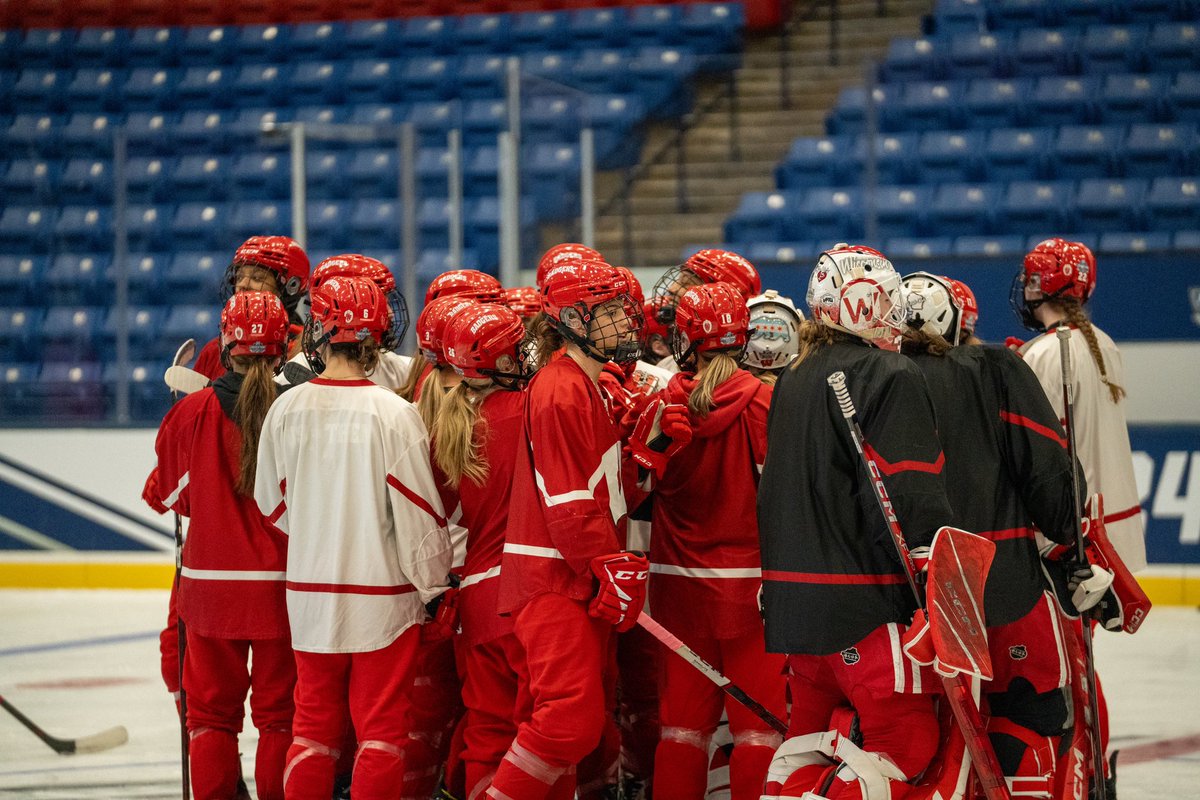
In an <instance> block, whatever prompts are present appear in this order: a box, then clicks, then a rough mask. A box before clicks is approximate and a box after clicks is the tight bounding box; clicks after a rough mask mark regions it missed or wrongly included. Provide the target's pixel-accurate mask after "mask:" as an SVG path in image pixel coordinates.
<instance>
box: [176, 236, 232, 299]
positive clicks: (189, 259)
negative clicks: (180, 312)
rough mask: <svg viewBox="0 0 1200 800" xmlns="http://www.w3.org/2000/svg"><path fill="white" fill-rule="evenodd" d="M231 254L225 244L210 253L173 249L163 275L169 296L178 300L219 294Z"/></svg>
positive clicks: (209, 297)
mask: <svg viewBox="0 0 1200 800" xmlns="http://www.w3.org/2000/svg"><path fill="white" fill-rule="evenodd" d="M231 256H232V251H231V250H229V249H228V248H226V250H225V251H220V252H214V253H206V252H178V253H175V255H174V256H172V258H171V264H170V266H169V267H167V272H166V275H165V276H164V279H165V285H166V287H167V291H168V293H169V294H170V296H171V298H172V300H173V301H175V302H179V303H188V302H191V303H210V302H213V301H215V300H216V299H217V298H218V297H219V296H220V293H221V284H222V282H223V281H224V279H225V268H226V267H228V266H229V260H230V257H231ZM189 297H190V298H191V299H190V300H189V299H188V298H189Z"/></svg>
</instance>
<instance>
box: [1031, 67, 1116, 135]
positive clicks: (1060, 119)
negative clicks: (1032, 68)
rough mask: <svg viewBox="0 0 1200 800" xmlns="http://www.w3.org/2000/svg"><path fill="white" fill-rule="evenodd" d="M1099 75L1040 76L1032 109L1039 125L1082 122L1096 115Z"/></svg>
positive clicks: (1085, 122)
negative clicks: (1094, 76) (1093, 76)
mask: <svg viewBox="0 0 1200 800" xmlns="http://www.w3.org/2000/svg"><path fill="white" fill-rule="evenodd" d="M1099 89H1100V87H1099V86H1098V84H1097V81H1096V79H1095V78H1089V77H1081V78H1074V77H1066V76H1048V77H1043V78H1038V79H1037V84H1036V85H1035V87H1034V90H1033V99H1032V102H1031V103H1030V113H1031V115H1032V118H1033V119H1034V120H1036V121H1037V124H1038V125H1080V124H1087V123H1089V122H1092V121H1094V120H1095V119H1096V116H1097V114H1098V109H1097V107H1096V102H1095V98H1096V97H1097V95H1098V94H1099Z"/></svg>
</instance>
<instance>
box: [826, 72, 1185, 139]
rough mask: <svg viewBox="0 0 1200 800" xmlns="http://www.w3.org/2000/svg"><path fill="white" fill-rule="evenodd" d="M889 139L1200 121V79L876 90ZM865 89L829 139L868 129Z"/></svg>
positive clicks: (832, 119) (858, 90)
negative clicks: (906, 134) (894, 135)
mask: <svg viewBox="0 0 1200 800" xmlns="http://www.w3.org/2000/svg"><path fill="white" fill-rule="evenodd" d="M873 97H874V102H875V104H876V108H877V111H878V119H879V126H880V129H881V130H884V131H889V132H891V131H928V130H948V129H964V128H995V127H1027V126H1039V127H1040V126H1048V125H1071V124H1079V125H1088V124H1112V123H1136V122H1175V121H1200V71H1191V72H1179V73H1174V74H1172V73H1153V74H1146V75H1143V74H1137V73H1122V74H1113V75H1107V76H1083V77H1066V76H1045V77H1041V78H1012V79H1008V78H974V79H970V80H962V81H957V80H949V81H912V82H908V83H901V84H883V85H880V86H876V87H875V89H874V92H873ZM866 101H867V97H866V89H864V88H863V87H861V86H860V87H851V88H848V89H843V90H842V92H841V94H840V95H839V96H838V102H837V106H836V107H835V108H834V109H833V110H832V111H831V112H830V114H829V115H828V116H827V117H826V120H825V127H826V130H827V131H828V132H829V133H855V132H859V131H861V130H862V129H863V126H864V120H865V114H866Z"/></svg>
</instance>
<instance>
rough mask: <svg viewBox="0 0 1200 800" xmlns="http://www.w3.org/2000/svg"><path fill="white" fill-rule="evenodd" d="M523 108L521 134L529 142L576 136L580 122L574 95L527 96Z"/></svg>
mask: <svg viewBox="0 0 1200 800" xmlns="http://www.w3.org/2000/svg"><path fill="white" fill-rule="evenodd" d="M523 106H524V107H523V108H522V110H521V126H522V127H521V137H522V140H523V141H525V142H526V143H528V144H550V143H553V142H561V141H566V140H568V139H571V138H573V137H574V135H575V132H576V131H578V129H579V128H578V126H579V107H578V103H577V102H576V101H575V98H571V97H563V96H554V95H539V96H534V97H528V98H526V99H525V101H524V103H523Z"/></svg>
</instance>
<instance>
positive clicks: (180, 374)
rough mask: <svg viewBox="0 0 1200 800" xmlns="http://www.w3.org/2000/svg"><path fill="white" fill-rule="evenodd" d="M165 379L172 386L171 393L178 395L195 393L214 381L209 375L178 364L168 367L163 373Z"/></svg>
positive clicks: (168, 385) (169, 386)
mask: <svg viewBox="0 0 1200 800" xmlns="http://www.w3.org/2000/svg"><path fill="white" fill-rule="evenodd" d="M163 381H164V382H165V383H166V384H167V387H168V388H170V390H171V393H172V394H173V395H176V396H178V395H181V394H193V393H195V392H198V391H200V390H201V389H204V388H207V387H208V385H209V384H210V383H212V381H210V380H209V379H208V376H207V375H204V374H202V373H199V372H196V370H194V369H191V368H189V367H184V366H180V365H178V364H175V365H173V366H170V367H167V371H166V372H164V373H163Z"/></svg>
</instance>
